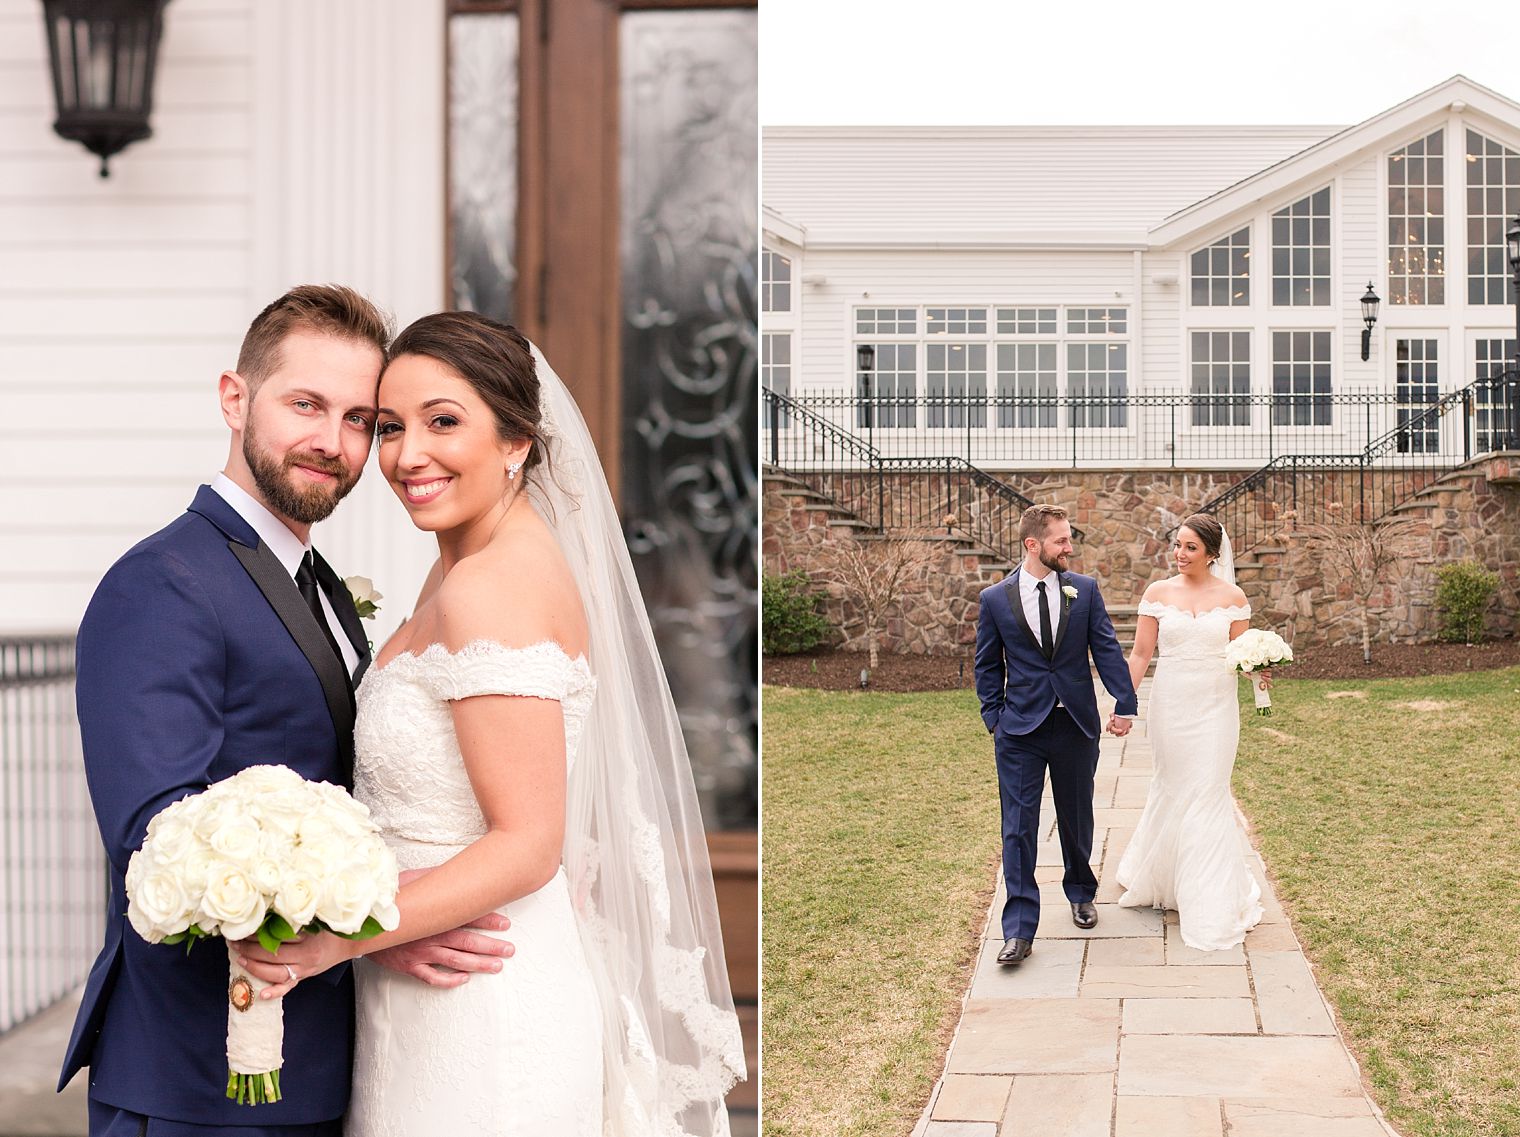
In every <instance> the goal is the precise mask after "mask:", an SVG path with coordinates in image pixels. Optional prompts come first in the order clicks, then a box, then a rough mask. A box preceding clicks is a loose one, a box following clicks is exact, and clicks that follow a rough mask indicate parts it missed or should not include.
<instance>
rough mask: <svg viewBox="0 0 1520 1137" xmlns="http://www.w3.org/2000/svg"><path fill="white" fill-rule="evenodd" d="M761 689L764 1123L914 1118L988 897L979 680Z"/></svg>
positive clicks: (987, 761)
mask: <svg viewBox="0 0 1520 1137" xmlns="http://www.w3.org/2000/svg"><path fill="white" fill-rule="evenodd" d="M764 700H765V701H764V722H765V770H764V775H763V783H762V784H763V794H764V796H763V804H762V809H763V814H762V817H763V822H762V823H763V825H764V833H765V837H764V840H763V843H762V849H763V862H762V869H761V872H762V875H761V881H762V885H763V887H762V893H761V895H762V900H761V913H762V918H763V920H764V924H763V927H764V936H763V940H762V943H763V948H762V953H763V954H762V972H761V974H762V976H763V1000H764V1002H763V1014H764V1035H763V1037H764V1042H763V1046H764V1050H763V1064H764V1075H763V1077H762V1080H761V1095H762V1101H763V1105H762V1110H763V1113H762V1116H763V1117H764V1119H765V1134H766V1137H813V1135H817V1137H891V1135H902V1134H906V1133H907V1132H908V1130H909V1129H910V1128H912V1126H913V1123H914V1122H915V1121H916V1120H917V1119H918V1115H919V1113H921V1112H922V1110H923V1106H924V1103H925V1102H926V1101H927V1100H928V1096H929V1091H930V1089H932V1088H933V1085H934V1079H935V1078H936V1077H937V1076H938V1073H939V1067H940V1063H941V1061H942V1057H941V1056H942V1054H943V1051H944V1049H945V1046H946V1045H947V1044H948V1041H949V1032H950V1031H951V1030H953V1029H954V1027H955V1023H956V1019H957V1016H958V1015H959V1013H960V998H961V995H962V994H963V993H964V991H965V988H966V984H967V982H968V981H969V976H970V968H971V964H972V961H973V958H974V951H975V945H976V938H977V935H978V933H979V932H980V929H981V921H982V919H983V917H984V915H985V912H986V909H987V905H988V904H989V903H990V902H991V899H992V885H993V878H994V875H995V870H994V861H993V859H991V858H995V857H996V855H997V846H998V836H997V834H998V797H997V774H996V770H995V768H994V766H993V758H992V742H991V740H990V739H989V737H988V735H987V731H986V729H985V728H984V727H983V726H982V723H981V719H980V718H978V716H977V704H976V696H975V694H974V693H972V692H971V691H948V692H928V693H924V694H913V695H894V694H879V693H864V692H855V693H835V692H823V691H803V690H792V689H786V688H767V689H766V690H765V694H764Z"/></svg>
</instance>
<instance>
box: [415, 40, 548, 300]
mask: <svg viewBox="0 0 1520 1137" xmlns="http://www.w3.org/2000/svg"><path fill="white" fill-rule="evenodd" d="M517 50H518V22H517V14H516V13H515V12H461V13H456V14H454V15H452V16H450V17H449V160H448V178H449V190H448V193H449V228H448V233H449V251H448V257H449V301H450V303H449V307H451V308H467V309H469V310H470V311H474V312H480V313H483V314H484V315H487V316H491V317H494V318H495V319H498V320H503V321H506V322H507V323H517V322H518V319H517V317H516V313H515V311H514V308H515V305H516V303H517V263H516V249H517V107H518V89H517V88H518V80H517V77H518V58H517ZM398 239H404V235H403V236H400V237H398Z"/></svg>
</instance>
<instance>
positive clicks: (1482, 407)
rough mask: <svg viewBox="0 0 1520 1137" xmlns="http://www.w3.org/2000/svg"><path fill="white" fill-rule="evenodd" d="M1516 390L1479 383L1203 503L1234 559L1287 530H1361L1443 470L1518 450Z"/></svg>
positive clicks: (1276, 462)
mask: <svg viewBox="0 0 1520 1137" xmlns="http://www.w3.org/2000/svg"><path fill="white" fill-rule="evenodd" d="M1517 410H1520V383H1517V380H1516V378H1515V376H1514V374H1513V373H1510V374H1507V375H1504V376H1501V377H1499V378H1496V379H1488V380H1480V381H1479V382H1476V383H1473V384H1471V385H1470V386H1468V387H1464V388H1462V389H1461V390H1459V391H1452V392H1450V393H1449V394H1446V395H1442V396H1441V397H1440V398H1438V399H1436V400H1434V401H1432V402H1431V403H1429V404H1428V405H1426V406H1424V407H1423V408H1421V409H1419V410H1415V409H1413V408H1399V414H1398V415H1397V416H1396V422H1395V425H1394V426H1393V427H1392V428H1391V429H1389V430H1387V431H1385V432H1384V433H1383V434H1381V435H1379V436H1377V437H1374V438H1371V439H1369V440H1368V441H1367V443H1366V445H1364V446H1363V447H1362V448H1361V449H1359V450H1357V451H1355V452H1351V453H1334V452H1328V453H1316V452H1305V453H1290V454H1279V455H1276V456H1274V457H1273V458H1272V459H1271V460H1270V461H1269V462H1267V463H1266V464H1265V465H1264V466H1262V467H1261V468H1260V469H1258V470H1256V471H1255V472H1253V473H1252V474H1250V475H1249V476H1248V477H1246V478H1244V479H1242V480H1241V481H1240V482H1238V483H1237V484H1235V485H1234V486H1231V487H1230V488H1229V489H1228V490H1226V491H1225V492H1224V493H1222V494H1220V495H1219V496H1218V497H1216V498H1214V499H1213V500H1211V501H1209V502H1206V503H1205V504H1204V506H1203V510H1204V511H1205V512H1208V513H1212V514H1213V515H1214V516H1216V517H1217V518H1219V520H1220V523H1221V524H1223V525H1224V527H1225V530H1226V531H1227V532H1228V533H1229V534H1230V535H1231V540H1232V541H1233V543H1234V545H1235V547H1236V549H1238V550H1246V549H1251V548H1254V547H1256V546H1259V545H1262V544H1266V543H1269V542H1271V541H1273V540H1275V539H1277V538H1278V537H1280V536H1281V535H1282V534H1284V533H1285V532H1287V531H1288V530H1290V529H1292V528H1296V527H1299V526H1304V525H1311V524H1328V525H1343V524H1359V523H1366V522H1372V521H1377V520H1379V519H1381V518H1383V517H1386V516H1387V515H1388V514H1389V513H1391V512H1392V511H1393V510H1394V509H1396V508H1397V507H1398V506H1399V505H1401V504H1403V503H1404V502H1407V501H1409V500H1410V499H1411V498H1412V497H1414V496H1415V495H1416V494H1418V493H1419V492H1420V491H1421V490H1422V489H1424V488H1425V487H1426V486H1428V485H1430V484H1431V483H1432V482H1434V481H1435V480H1436V479H1437V478H1438V477H1440V476H1441V475H1442V474H1443V473H1445V472H1446V471H1448V470H1451V469H1453V468H1455V467H1456V466H1458V465H1460V464H1461V463H1463V462H1466V461H1468V460H1470V459H1471V458H1473V457H1474V456H1475V455H1477V454H1482V453H1486V452H1488V451H1493V450H1510V449H1520V414H1517V413H1516V412H1517Z"/></svg>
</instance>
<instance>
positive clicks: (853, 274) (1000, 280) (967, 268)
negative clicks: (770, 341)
mask: <svg viewBox="0 0 1520 1137" xmlns="http://www.w3.org/2000/svg"><path fill="white" fill-rule="evenodd" d="M803 256H804V258H805V259H806V262H807V268H806V270H805V275H807V276H809V277H814V276H822V277H824V278H825V280H824V282H823V283H822V284H805V285H803V286H802V288H801V290H800V292H801V314H800V318H799V324H798V341H799V342H798V343H796V344H794V345H793V354H794V358H797V359H798V361H799V362H798V369H797V372H796V374H795V376H794V378H793V390H794V391H799V390H800V391H817V390H833V391H846V390H850V389H851V388H853V386H854V374H853V368H854V366H855V363H854V360H855V348H854V344H855V336H854V323H853V313H854V310H855V309H856V308H857V307H860V306H868V307H876V306H891V305H909V306H911V305H923V304H949V305H959V304H977V305H997V304H1084V305H1092V306H1094V307H1098V306H1103V307H1108V306H1116V305H1125V306H1130V307H1133V299H1134V259H1133V254H1132V253H1129V252H1026V251H991V252H974V251H955V252H946V251H937V250H935V251H923V252H903V251H896V252H894V251H879V250H860V251H856V250H837V251H836V250H815V249H812V248H808V249H806V250H804V253H803Z"/></svg>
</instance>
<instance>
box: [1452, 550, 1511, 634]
mask: <svg viewBox="0 0 1520 1137" xmlns="http://www.w3.org/2000/svg"><path fill="white" fill-rule="evenodd" d="M1498 590H1499V576H1498V574H1497V573H1492V572H1489V571H1488V569H1486V568H1484V567H1483V566H1482V565H1481V564H1479V563H1478V562H1477V561H1474V560H1466V561H1455V562H1453V563H1452V564H1449V565H1442V566H1441V567H1440V568H1438V569H1436V611H1438V612H1439V613H1440V614H1441V638H1442V639H1443V640H1451V641H1454V642H1456V643H1469V644H1470V643H1477V642H1478V641H1479V640H1481V639H1482V638H1483V613H1484V612H1486V611H1487V610H1488V606H1489V604H1490V603H1491V602H1492V601H1493V598H1494V593H1495V592H1497V591H1498Z"/></svg>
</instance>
